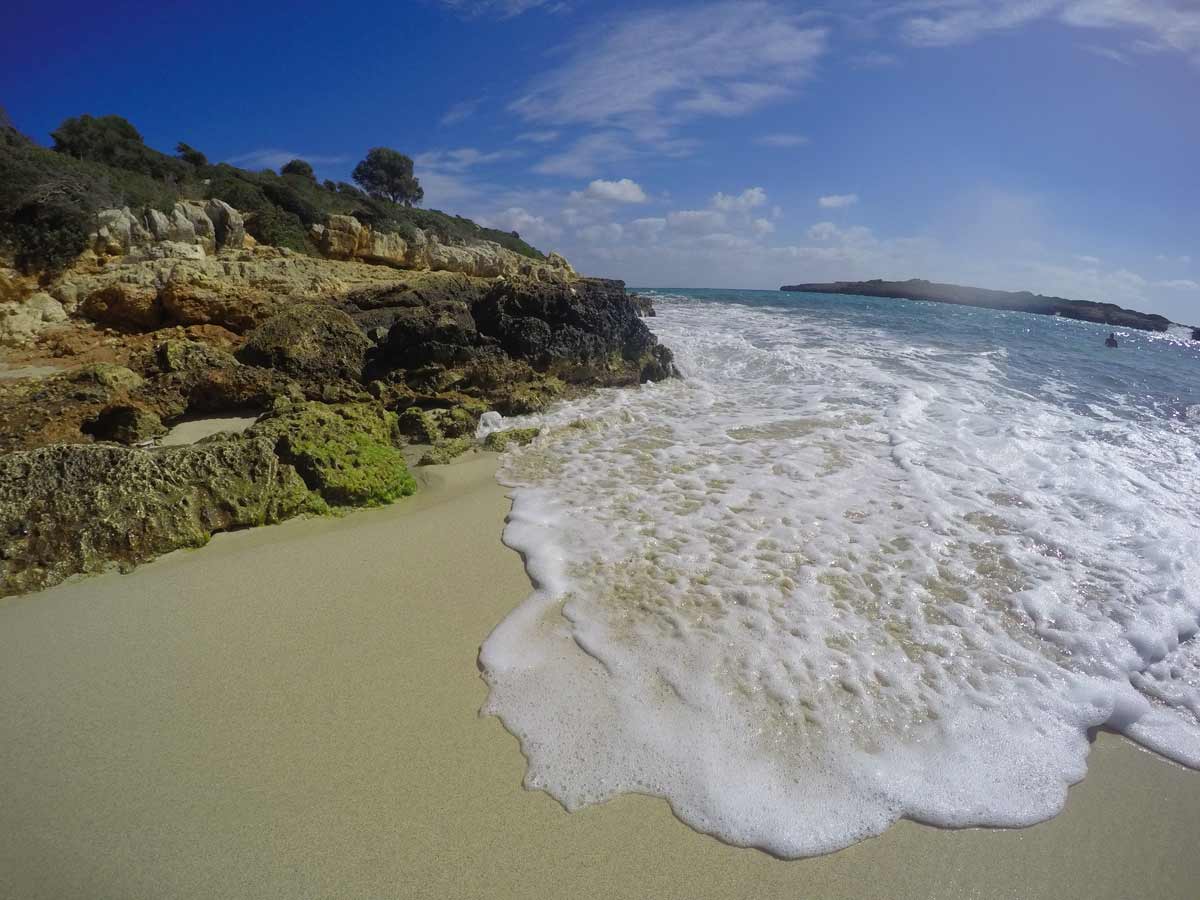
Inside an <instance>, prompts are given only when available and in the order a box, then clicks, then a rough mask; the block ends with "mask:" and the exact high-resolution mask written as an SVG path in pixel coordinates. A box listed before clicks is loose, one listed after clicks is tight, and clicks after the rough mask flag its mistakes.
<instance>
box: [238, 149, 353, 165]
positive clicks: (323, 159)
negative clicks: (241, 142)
mask: <svg viewBox="0 0 1200 900" xmlns="http://www.w3.org/2000/svg"><path fill="white" fill-rule="evenodd" d="M293 159H302V160H304V161H305V162H308V163H311V164H312V165H314V166H325V165H330V166H331V165H336V164H337V163H344V162H348V161H349V160H350V157H349V156H342V155H337V156H329V155H327V154H322V153H302V152H300V151H298V150H280V149H278V148H275V147H264V148H262V149H260V150H251V151H249V152H247V153H239V154H238V155H237V156H231V157H229V162H231V163H233V165H235V166H242V167H243V168H247V169H278V168H279V167H280V166H283V165H285V164H287V163H289V162H291V161H292V160H293Z"/></svg>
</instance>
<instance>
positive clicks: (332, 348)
mask: <svg viewBox="0 0 1200 900" xmlns="http://www.w3.org/2000/svg"><path fill="white" fill-rule="evenodd" d="M370 346H371V342H370V341H368V340H367V338H366V337H365V336H364V335H363V333H362V332H361V331H359V329H358V326H357V325H355V324H354V320H353V319H351V318H350V317H349V316H348V315H346V314H345V313H344V312H342V311H341V310H339V309H334V308H333V307H332V306H326V305H324V304H321V303H297V304H295V305H293V306H289V307H287V308H286V309H285V310H283V312H280V313H278V314H277V315H274V316H272V317H271V318H270V319H268V320H267V321H266V322H264V323H263V324H262V325H260V326H258V327H257V328H255V329H254V330H253V331H251V332H250V335H249V337H248V338H247V340H246V344H245V346H243V347H242V348H241V350H239V351H238V353H237V358H238V359H239V360H240V361H241V362H243V363H245V364H247V365H251V366H263V367H265V368H270V369H277V370H278V371H280V372H283V373H284V374H286V375H290V376H291V377H292V378H295V379H297V380H298V381H300V382H302V383H306V384H313V383H315V384H320V385H327V384H329V383H331V382H338V381H352V382H358V381H361V380H362V374H363V365H364V363H365V362H366V356H367V350H368V348H369V347H370Z"/></svg>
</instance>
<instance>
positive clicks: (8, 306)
mask: <svg viewBox="0 0 1200 900" xmlns="http://www.w3.org/2000/svg"><path fill="white" fill-rule="evenodd" d="M66 319H67V313H66V311H65V310H64V309H63V307H62V304H61V303H59V302H58V301H57V300H55V299H54V298H53V297H51V296H50V295H49V294H47V293H44V292H38V293H36V294H34V295H33V296H31V297H28V298H26V299H25V300H22V301H16V302H8V303H0V346H4V347H24V346H27V345H29V344H31V343H33V342H34V341H35V340H36V339H37V336H38V334H40V333H41V332H42V330H43V329H44V328H45V327H46V326H47V325H54V324H57V323H60V322H65V321H66Z"/></svg>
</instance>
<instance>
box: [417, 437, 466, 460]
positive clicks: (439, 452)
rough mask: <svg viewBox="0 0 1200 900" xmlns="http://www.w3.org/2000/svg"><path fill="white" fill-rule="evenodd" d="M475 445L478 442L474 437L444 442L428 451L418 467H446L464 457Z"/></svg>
mask: <svg viewBox="0 0 1200 900" xmlns="http://www.w3.org/2000/svg"><path fill="white" fill-rule="evenodd" d="M475 444H476V441H475V439H474V438H473V437H457V438H452V439H451V440H448V441H442V443H440V444H438V445H437V446H436V447H431V448H430V449H429V450H426V451H425V454H424V455H423V456H422V457H421V460H420V462H418V463H417V465H418V466H444V465H446V464H448V463H450V462H453V461H454V460H455V459H457V458H458V457H460V456H462V455H463V454H464V453H466V452H467V451H468V450H470V449H471V448H472V447H474V446H475Z"/></svg>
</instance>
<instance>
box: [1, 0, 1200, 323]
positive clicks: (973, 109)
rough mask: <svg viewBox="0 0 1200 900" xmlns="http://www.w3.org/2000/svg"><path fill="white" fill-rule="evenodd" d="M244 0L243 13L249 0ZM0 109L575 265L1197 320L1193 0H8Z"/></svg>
mask: <svg viewBox="0 0 1200 900" xmlns="http://www.w3.org/2000/svg"><path fill="white" fill-rule="evenodd" d="M249 6H252V7H253V8H252V9H248V8H247V7H249ZM5 18H6V27H5V29H4V33H3V34H0V104H3V105H4V106H6V107H7V109H8V111H9V113H10V115H11V116H12V118H13V119H14V121H15V122H16V123H17V125H18V126H19V127H20V128H21V129H22V130H24V131H25V132H26V133H28V134H31V135H32V136H34V137H35V138H37V139H39V140H43V141H48V134H49V132H50V131H51V130H52V129H53V128H54V127H55V126H56V125H57V124H58V122H60V121H61V120H62V119H63V118H65V117H67V116H70V115H76V114H79V113H84V112H87V113H92V114H94V115H102V114H106V113H118V114H120V115H123V116H125V117H127V118H129V119H130V120H131V121H132V122H133V123H134V124H135V125H136V126H137V127H138V128H139V129H140V130H141V131H142V133H143V134H144V135H145V137H146V139H147V141H148V142H149V143H150V144H151V145H153V146H156V147H159V148H160V149H164V150H170V149H171V148H173V147H174V145H175V143H176V142H177V141H180V140H183V141H186V142H188V143H190V144H192V145H194V146H196V147H199V148H200V149H202V150H203V151H205V152H206V153H207V154H208V155H209V157H210V158H213V159H223V160H229V161H232V162H235V163H238V164H239V165H246V166H250V167H263V166H271V167H276V166H278V165H280V164H281V163H282V162H284V161H286V160H287V159H290V158H292V157H293V156H300V157H303V158H305V159H307V160H309V161H310V162H311V163H313V165H314V167H315V168H316V170H317V172H318V174H319V175H320V176H321V177H328V178H334V179H348V176H349V172H350V170H351V169H352V168H353V166H354V163H355V162H356V161H357V160H358V159H359V158H361V156H362V155H363V153H364V152H365V150H366V149H367V148H368V147H371V146H375V145H380V144H382V145H387V146H393V147H396V148H398V149H401V150H403V151H405V152H407V153H409V154H411V155H412V156H413V157H414V158H415V159H416V161H417V174H418V176H419V177H420V178H421V180H422V183H423V184H424V185H425V189H426V199H427V204H426V205H428V206H432V207H435V208H441V209H445V210H448V211H451V212H457V213H461V214H464V215H468V216H471V217H473V218H476V219H478V220H481V221H484V222H486V223H488V224H491V225H495V226H497V227H503V228H505V229H516V230H518V231H519V232H520V233H521V234H522V236H524V237H526V238H527V239H528V240H530V241H531V242H533V243H535V244H536V245H537V246H539V247H542V248H544V249H558V250H560V251H562V252H563V253H565V254H566V255H567V256H568V258H570V259H571V260H572V261H573V262H574V263H575V265H576V266H577V267H578V268H580V269H582V270H584V271H587V272H589V273H593V274H601V275H610V276H614V277H621V278H625V279H626V280H627V281H629V282H630V283H632V284H639V285H647V286H719V287H764V288H775V287H778V286H779V284H781V283H783V282H787V281H800V280H805V281H809V280H824V279H831V278H869V277H884V278H901V277H910V276H922V277H929V278H934V279H944V280H958V281H964V282H970V283H976V284H980V285H984V286H989V287H999V288H1012V289H1019V288H1029V289H1032V290H1037V291H1042V292H1047V293H1057V294H1061V295H1064V296H1069V297H1075V298H1080V299H1098V300H1110V301H1113V302H1118V303H1122V304H1126V305H1134V306H1139V307H1141V308H1144V309H1150V310H1154V311H1159V312H1162V313H1165V314H1167V315H1170V316H1171V317H1172V318H1174V319H1176V320H1178V321H1184V322H1200V175H1198V174H1197V162H1198V161H1200V114H1198V112H1200V2H1197V0H840V2H838V3H836V4H828V5H821V4H816V3H798V2H782V0H779V2H772V0H747V2H734V3H721V2H717V3H685V4H679V3H675V4H672V3H661V4H656V5H649V4H638V5H625V4H613V3H601V2H596V0H572V2H539V0H490V2H486V0H485V2H473V0H453V2H450V0H444V2H439V0H425V2H411V3H397V2H394V0H393V2H389V3H374V2H372V0H359V2H358V3H356V4H354V5H353V6H351V7H346V6H340V7H339V6H337V5H335V4H330V3H327V2H326V3H308V2H304V0H297V2H291V3H287V4H282V3H256V4H252V5H251V4H233V3H229V4H223V3H221V2H206V3H203V4H195V3H176V2H161V3H157V4H143V3H126V2H124V0H111V2H109V3H105V4H88V5H84V4H78V5H77V6H75V5H71V8H65V6H64V5H63V4H58V5H53V4H47V3H44V2H43V3H26V2H24V0H18V2H17V3H16V4H15V6H13V5H6V14H5Z"/></svg>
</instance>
